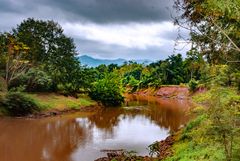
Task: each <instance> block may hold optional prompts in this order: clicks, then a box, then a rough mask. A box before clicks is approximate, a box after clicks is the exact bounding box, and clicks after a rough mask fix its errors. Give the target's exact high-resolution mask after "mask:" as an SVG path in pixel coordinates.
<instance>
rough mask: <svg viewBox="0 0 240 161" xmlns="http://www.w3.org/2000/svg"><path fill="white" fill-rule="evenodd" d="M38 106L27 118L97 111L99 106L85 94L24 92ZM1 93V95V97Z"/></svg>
mask: <svg viewBox="0 0 240 161" xmlns="http://www.w3.org/2000/svg"><path fill="white" fill-rule="evenodd" d="M25 94H26V96H27V97H29V98H31V99H32V100H33V101H34V102H35V103H36V104H37V106H38V107H39V108H40V111H39V112H36V113H33V114H29V115H27V116H23V117H28V118H43V117H51V116H56V115H62V114H66V113H74V112H81V111H83V112H85V111H89V112H93V111H97V110H98V109H99V108H100V106H99V105H98V104H97V102H95V101H93V100H91V99H90V98H89V97H88V96H86V95H79V96H78V98H75V97H71V96H63V95H60V94H57V93H25ZM3 95H4V94H3V93H1V96H2V97H3ZM4 115H5V114H4V112H3V111H2V112H1V111H0V116H4Z"/></svg>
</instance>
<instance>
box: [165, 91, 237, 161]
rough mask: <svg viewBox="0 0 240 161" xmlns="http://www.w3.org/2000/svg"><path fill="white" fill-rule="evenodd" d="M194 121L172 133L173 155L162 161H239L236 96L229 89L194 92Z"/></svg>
mask: <svg viewBox="0 0 240 161" xmlns="http://www.w3.org/2000/svg"><path fill="white" fill-rule="evenodd" d="M192 98H193V101H194V102H196V103H198V106H197V107H196V108H194V109H193V110H192V111H191V112H192V113H193V114H194V115H196V118H195V119H193V120H192V121H190V122H189V123H188V124H187V126H186V127H184V128H183V129H181V130H180V131H179V132H178V133H176V134H175V138H176V140H175V141H174V144H173V146H172V148H171V149H172V151H173V154H172V155H171V156H168V157H167V158H165V159H164V160H166V161H172V160H178V161H185V160H206V161H207V160H239V159H240V155H239V154H238V150H239V147H240V146H239V140H240V135H239V133H238V132H237V131H238V130H237V129H239V127H238V125H237V124H236V122H235V121H236V118H239V111H240V96H239V94H238V92H237V91H236V90H235V89H233V88H223V87H217V88H212V89H211V90H208V91H206V92H203V93H197V94H195V95H194V96H193V97H192Z"/></svg>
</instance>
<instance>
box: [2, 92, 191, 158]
mask: <svg viewBox="0 0 240 161" xmlns="http://www.w3.org/2000/svg"><path fill="white" fill-rule="evenodd" d="M190 106H191V104H190V102H188V101H186V100H173V99H160V98H156V97H147V96H134V95H128V96H127V103H126V104H125V106H124V107H122V108H103V109H101V110H99V111H97V112H84V113H83V112H82V113H74V114H66V115H63V116H56V117H51V118H43V119H27V118H26V119H17V118H0V131H1V132H0V161H93V160H94V159H96V158H98V157H101V156H105V154H104V153H103V152H101V150H103V149H125V150H129V151H131V150H133V151H136V152H137V153H138V154H140V155H147V154H148V150H147V146H148V145H149V144H151V143H153V142H154V141H156V140H158V141H159V140H163V139H165V138H166V137H167V136H168V135H169V134H170V133H171V132H174V131H176V130H178V129H179V127H181V126H183V125H184V124H186V123H187V121H188V120H189V116H188V115H187V113H188V112H187V111H188V110H189V108H190Z"/></svg>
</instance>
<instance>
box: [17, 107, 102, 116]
mask: <svg viewBox="0 0 240 161" xmlns="http://www.w3.org/2000/svg"><path fill="white" fill-rule="evenodd" d="M101 108H102V106H101V105H91V106H83V107H80V108H79V109H62V110H60V109H51V110H48V111H43V112H39V113H35V114H30V115H27V116H22V117H17V118H33V119H41V118H46V117H54V116H61V115H64V114H73V113H77V112H97V111H99V110H100V109H101Z"/></svg>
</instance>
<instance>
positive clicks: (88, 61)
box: [78, 55, 151, 67]
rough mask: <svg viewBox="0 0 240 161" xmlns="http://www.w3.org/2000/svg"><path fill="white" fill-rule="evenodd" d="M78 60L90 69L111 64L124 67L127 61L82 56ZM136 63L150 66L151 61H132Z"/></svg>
mask: <svg viewBox="0 0 240 161" xmlns="http://www.w3.org/2000/svg"><path fill="white" fill-rule="evenodd" d="M78 60H79V61H80V62H81V64H82V65H87V66H89V67H97V66H99V65H101V64H105V65H109V64H117V65H123V63H124V62H126V61H127V60H125V59H120V58H119V59H113V60H111V59H97V58H93V57H90V56H87V55H82V56H79V57H78ZM132 61H135V62H137V63H139V64H142V63H144V64H150V63H151V61H149V60H132Z"/></svg>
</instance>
